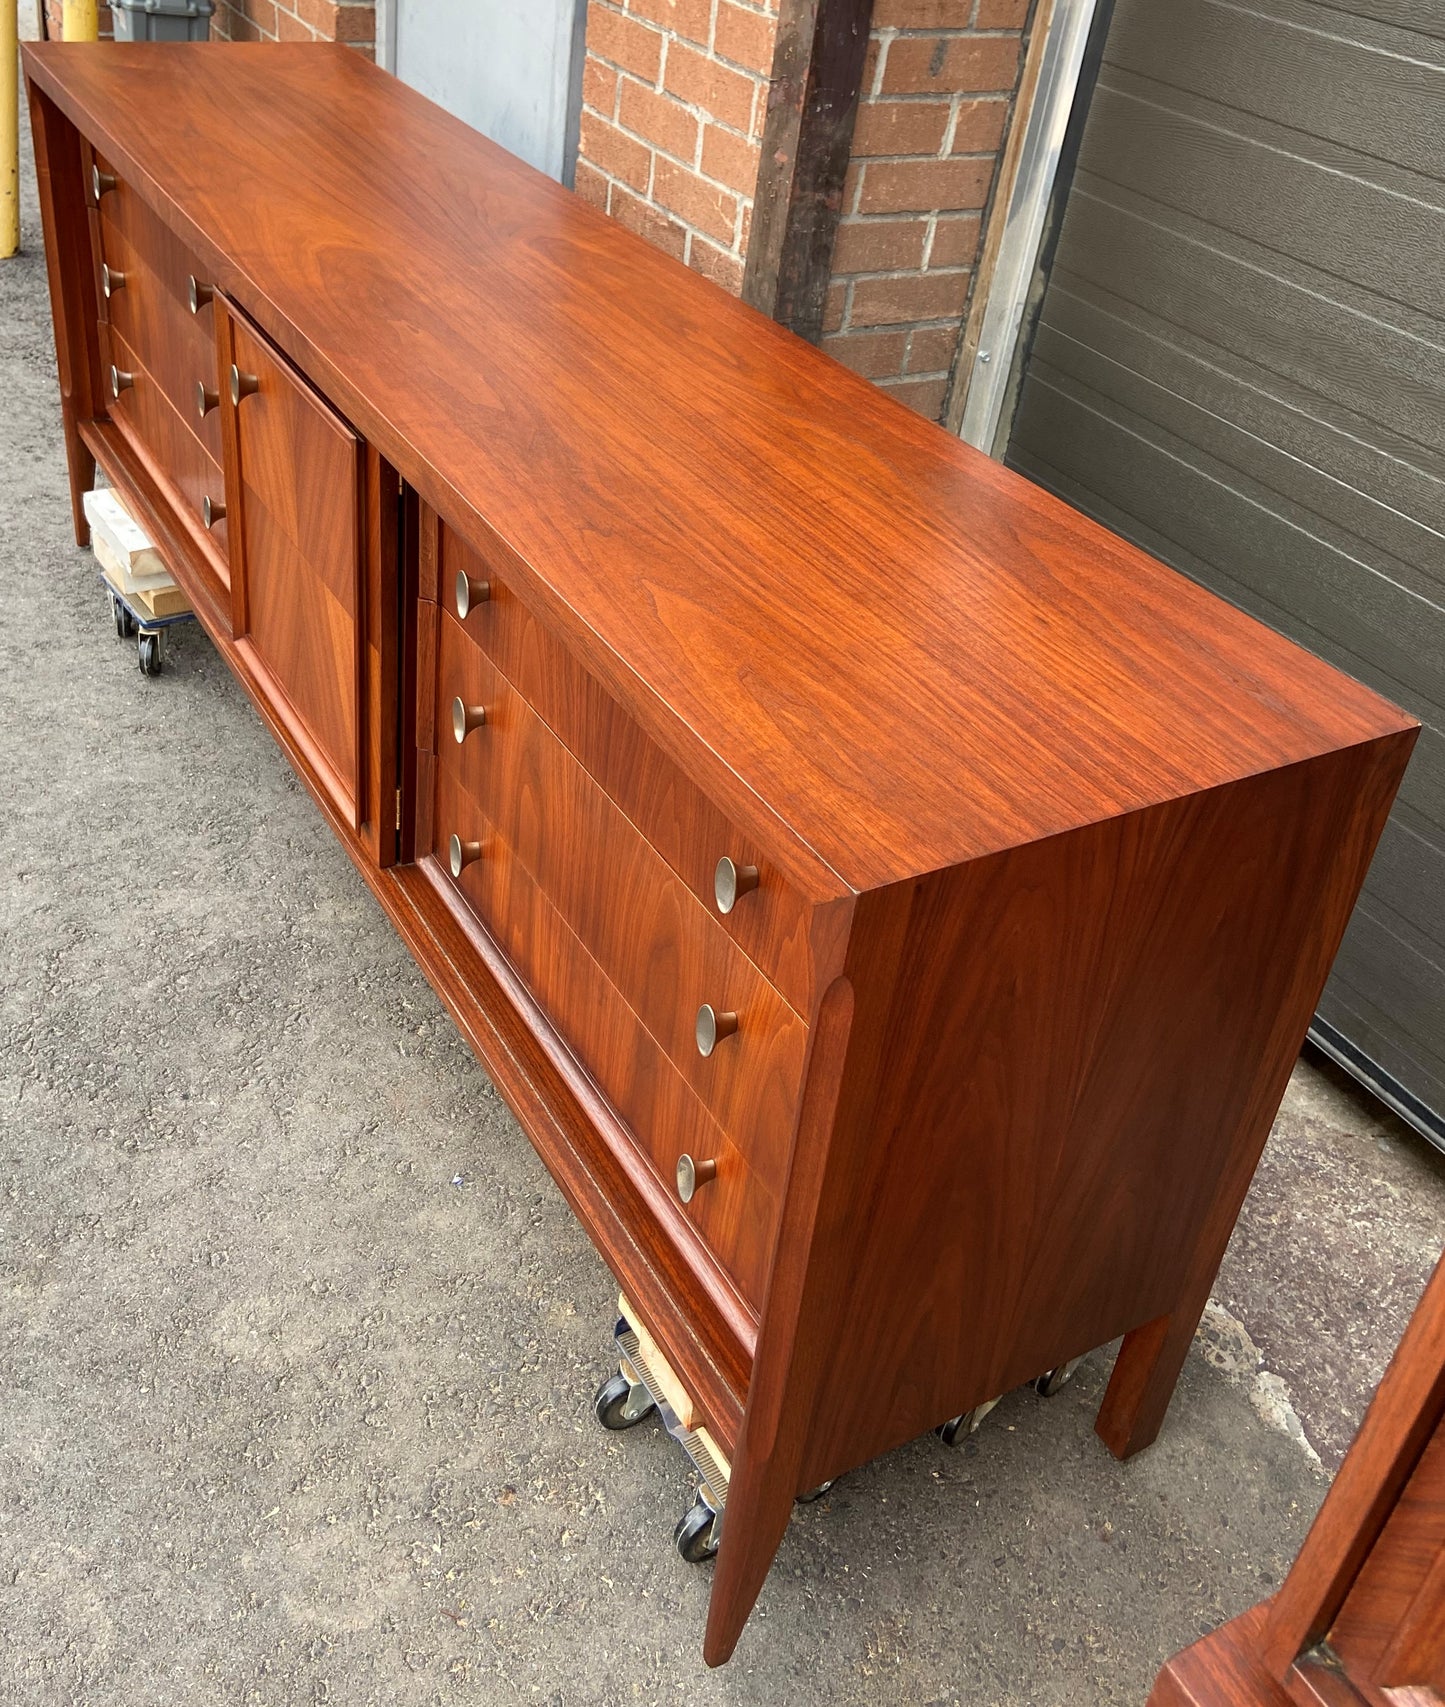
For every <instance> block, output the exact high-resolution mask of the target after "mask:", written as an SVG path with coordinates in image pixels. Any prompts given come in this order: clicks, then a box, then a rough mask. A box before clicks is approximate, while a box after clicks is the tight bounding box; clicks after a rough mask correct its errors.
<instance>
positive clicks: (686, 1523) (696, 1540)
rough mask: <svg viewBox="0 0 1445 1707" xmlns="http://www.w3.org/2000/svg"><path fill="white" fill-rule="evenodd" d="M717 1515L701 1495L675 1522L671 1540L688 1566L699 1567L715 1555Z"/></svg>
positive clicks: (716, 1546)
mask: <svg viewBox="0 0 1445 1707" xmlns="http://www.w3.org/2000/svg"><path fill="white" fill-rule="evenodd" d="M716 1534H717V1513H716V1512H715V1511H714V1510H713V1509H712V1507H711V1506H710V1505H709V1504H708V1503H707V1501H706V1500H705V1499H704V1498H703V1497H702V1495H701V1494H699V1495H698V1496H697V1498H696V1499H695V1500H694V1501H693V1502H692V1504H691V1505H690V1506H689V1507H688V1508H687V1510H686V1511H685V1512H684V1513H683V1514H682V1516H681V1517H680V1518H678V1520H677V1528H676V1529H674V1530H673V1532H672V1539H673V1542H674V1544H675V1545H676V1547H677V1550H678V1552H679V1553H680V1554H681V1556H682V1557H683V1558H684V1559H685V1560H686V1561H687V1563H688V1564H689V1565H701V1564H702V1563H703V1562H704V1561H705V1560H707V1559H711V1558H714V1557H715V1556H716V1554H717V1548H718V1544H717V1540H716Z"/></svg>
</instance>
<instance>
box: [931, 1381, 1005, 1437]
mask: <svg viewBox="0 0 1445 1707" xmlns="http://www.w3.org/2000/svg"><path fill="white" fill-rule="evenodd" d="M1002 1397H1003V1394H1002V1393H1000V1394H999V1399H1001V1398H1002ZM998 1402H999V1401H998V1399H986V1400H985V1401H984V1402H983V1404H981V1405H975V1406H974V1407H973V1409H972V1410H971V1411H965V1412H964V1413H963V1414H962V1416H957V1417H950V1418H949V1420H948V1421H947V1422H946V1423H940V1424H939V1426H938V1428H937V1429H936V1430H935V1432H936V1433H937V1435H938V1438H939V1439H940V1440H941V1441H942V1442H943V1444H944V1445H945V1446H957V1445H958V1443H959V1441H961V1440H967V1439H968V1437H969V1435H971V1434H972V1433H974V1431H975V1430H976V1429H977V1428H978V1425H979V1424H980V1423H981V1422H982V1421H983V1419H984V1418H985V1417H986V1416H987V1415H988V1413H989V1412H990V1411H991V1410H992V1409H993V1408H994V1406H995V1405H996V1404H997V1403H998Z"/></svg>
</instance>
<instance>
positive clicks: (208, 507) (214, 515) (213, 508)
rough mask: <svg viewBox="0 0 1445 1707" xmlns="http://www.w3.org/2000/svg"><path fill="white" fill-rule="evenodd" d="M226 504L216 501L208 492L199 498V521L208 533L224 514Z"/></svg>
mask: <svg viewBox="0 0 1445 1707" xmlns="http://www.w3.org/2000/svg"><path fill="white" fill-rule="evenodd" d="M225 514H226V506H225V505H224V504H222V503H218V502H217V501H216V499H214V498H213V497H212V496H211V494H210V493H209V492H207V494H206V495H205V497H204V498H202V499H201V521H202V523H203V524H204V525H205V529H206V532H207V533H209V532H210V531H211V529H212V528H213V527H215V525H216V523H217V522H218V521H220V520H222V518H223V517H224V516H225Z"/></svg>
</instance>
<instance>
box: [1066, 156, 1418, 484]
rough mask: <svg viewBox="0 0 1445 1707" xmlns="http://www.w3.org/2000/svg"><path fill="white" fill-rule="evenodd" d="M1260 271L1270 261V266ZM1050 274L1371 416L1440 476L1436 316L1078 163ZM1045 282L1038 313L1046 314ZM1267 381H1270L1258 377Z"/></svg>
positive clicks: (1232, 367)
mask: <svg viewBox="0 0 1445 1707" xmlns="http://www.w3.org/2000/svg"><path fill="white" fill-rule="evenodd" d="M1271 269H1272V270H1271ZM1053 279H1054V280H1057V281H1059V282H1060V283H1061V284H1063V285H1064V286H1065V288H1068V287H1069V286H1070V285H1071V284H1073V285H1077V284H1078V282H1079V281H1087V282H1088V284H1089V285H1091V286H1095V287H1098V289H1100V290H1102V291H1106V292H1108V293H1110V295H1111V296H1113V297H1117V298H1118V300H1119V301H1120V302H1121V303H1125V304H1130V305H1132V306H1133V308H1134V309H1135V310H1136V312H1137V313H1138V314H1139V315H1141V316H1147V317H1149V318H1150V319H1157V320H1159V321H1162V322H1163V323H1165V324H1166V325H1168V326H1169V327H1171V328H1172V329H1173V331H1174V334H1175V336H1176V338H1177V340H1178V341H1179V342H1180V343H1181V344H1182V345H1184V347H1197V348H1198V349H1199V351H1200V352H1201V353H1205V354H1207V355H1209V357H1210V358H1211V359H1212V360H1214V361H1215V362H1217V363H1218V364H1219V366H1220V367H1221V368H1222V369H1223V370H1224V371H1225V372H1226V373H1227V374H1231V375H1233V374H1235V373H1238V375H1239V378H1240V382H1241V383H1242V384H1248V383H1250V381H1251V376H1252V375H1253V373H1254V371H1255V370H1258V371H1259V372H1260V373H1262V374H1263V375H1265V376H1269V375H1273V376H1274V378H1275V381H1276V382H1277V388H1278V392H1279V395H1281V396H1283V397H1287V396H1289V395H1290V391H1291V388H1298V390H1299V391H1300V392H1301V393H1302V394H1303V395H1304V397H1306V398H1308V399H1313V405H1312V406H1313V407H1314V408H1316V409H1322V410H1324V411H1326V413H1327V414H1328V413H1330V412H1332V411H1333V410H1334V409H1336V408H1342V409H1343V410H1345V411H1347V412H1349V413H1352V414H1358V415H1360V416H1362V417H1364V418H1365V419H1367V420H1369V421H1372V422H1374V423H1375V425H1376V429H1377V430H1378V431H1380V432H1381V433H1382V434H1383V435H1399V436H1401V437H1403V438H1404V439H1405V440H1407V441H1412V442H1414V443H1416V444H1419V445H1421V446H1425V447H1428V448H1429V449H1430V450H1431V452H1432V453H1433V455H1432V458H1431V459H1430V460H1429V462H1428V466H1431V467H1433V468H1434V470H1435V472H1436V473H1437V474H1440V473H1445V469H1442V467H1441V465H1440V458H1441V456H1442V455H1445V348H1442V345H1441V340H1440V328H1439V323H1438V322H1437V321H1435V320H1432V319H1431V318H1430V317H1429V316H1427V315H1424V314H1420V313H1417V312H1414V311H1412V310H1411V309H1410V307H1409V306H1408V305H1406V304H1399V303H1391V302H1388V301H1387V300H1386V299H1385V298H1384V297H1382V296H1379V295H1377V294H1374V293H1371V292H1369V291H1364V290H1361V289H1359V288H1358V287H1356V286H1353V285H1350V284H1347V283H1346V282H1345V281H1343V280H1339V279H1331V278H1330V277H1328V276H1327V275H1325V274H1322V273H1320V272H1319V271H1318V270H1317V269H1315V268H1312V267H1308V266H1305V265H1303V264H1302V263H1299V262H1292V261H1291V262H1287V261H1286V260H1284V259H1283V258H1282V257H1279V256H1277V255H1275V256H1272V255H1270V254H1269V252H1268V251H1266V250H1264V249H1262V248H1261V247H1260V246H1259V245H1258V244H1254V243H1251V242H1249V241H1248V240H1247V239H1245V238H1242V237H1238V236H1235V235H1231V234H1228V233H1221V232H1218V231H1212V230H1210V229H1209V228H1208V227H1206V226H1202V225H1200V224H1198V223H1197V222H1191V221H1189V220H1188V219H1187V218H1186V217H1185V216H1184V215H1182V214H1179V213H1177V212H1175V211H1174V210H1172V209H1167V208H1162V207H1159V206H1156V205H1152V204H1150V203H1148V202H1146V201H1145V200H1144V199H1143V198H1142V197H1136V196H1134V195H1132V194H1130V193H1129V192H1128V191H1124V190H1120V189H1119V188H1118V187H1117V186H1110V185H1107V184H1105V183H1104V181H1103V180H1101V179H1098V178H1095V177H1094V176H1093V175H1092V174H1091V173H1088V172H1085V171H1081V172H1080V173H1079V175H1078V177H1077V179H1076V180H1075V185H1074V190H1073V193H1072V195H1071V197H1070V201H1069V215H1068V220H1067V221H1066V224H1065V233H1064V242H1063V243H1062V244H1061V245H1060V253H1059V257H1058V259H1057V261H1056V263H1055V267H1054V273H1053ZM1052 294H1053V292H1052V285H1051V287H1050V292H1049V295H1048V296H1046V298H1045V320H1044V322H1043V324H1044V325H1048V324H1049V323H1050V322H1051V321H1052V318H1053V305H1052V302H1051V300H1050V298H1051V297H1052ZM1264 382H1265V384H1266V385H1268V384H1269V379H1268V377H1266V378H1265V381H1264Z"/></svg>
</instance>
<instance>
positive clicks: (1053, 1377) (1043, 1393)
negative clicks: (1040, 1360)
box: [1034, 1357, 1084, 1399]
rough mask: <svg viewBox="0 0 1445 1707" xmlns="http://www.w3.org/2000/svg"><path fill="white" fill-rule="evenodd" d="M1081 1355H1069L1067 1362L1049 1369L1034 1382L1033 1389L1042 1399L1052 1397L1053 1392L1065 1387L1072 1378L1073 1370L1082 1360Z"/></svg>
mask: <svg viewBox="0 0 1445 1707" xmlns="http://www.w3.org/2000/svg"><path fill="white" fill-rule="evenodd" d="M1083 1361H1084V1360H1083V1358H1082V1357H1071V1358H1070V1359H1069V1361H1068V1362H1067V1363H1061V1364H1059V1365H1058V1366H1057V1368H1054V1369H1049V1370H1046V1371H1045V1372H1044V1374H1042V1375H1040V1376H1039V1378H1038V1380H1037V1381H1035V1382H1034V1391H1035V1392H1036V1393H1037V1394H1038V1395H1039V1397H1040V1398H1042V1399H1052V1398H1053V1396H1054V1394H1055V1393H1057V1392H1059V1391H1060V1390H1061V1389H1062V1388H1064V1387H1067V1386H1068V1384H1069V1382H1070V1381H1072V1380H1073V1378H1074V1371H1075V1370H1076V1369H1077V1368H1078V1367H1079V1365H1080V1364H1081V1363H1082V1362H1083Z"/></svg>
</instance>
